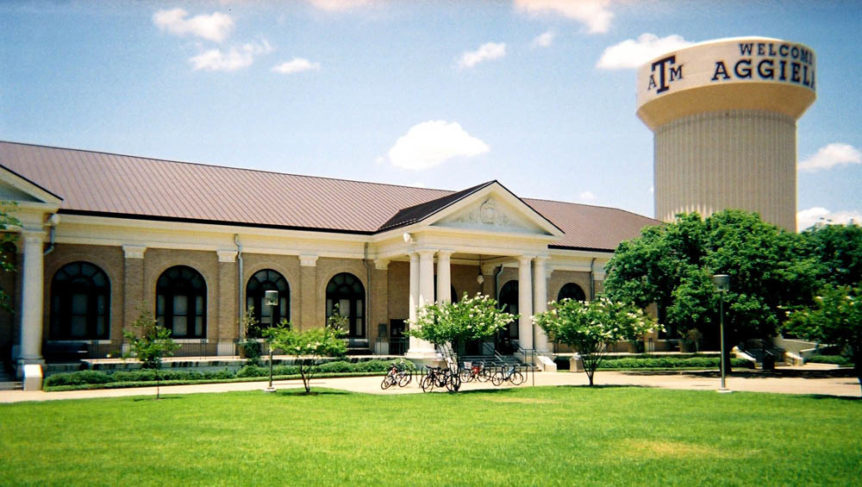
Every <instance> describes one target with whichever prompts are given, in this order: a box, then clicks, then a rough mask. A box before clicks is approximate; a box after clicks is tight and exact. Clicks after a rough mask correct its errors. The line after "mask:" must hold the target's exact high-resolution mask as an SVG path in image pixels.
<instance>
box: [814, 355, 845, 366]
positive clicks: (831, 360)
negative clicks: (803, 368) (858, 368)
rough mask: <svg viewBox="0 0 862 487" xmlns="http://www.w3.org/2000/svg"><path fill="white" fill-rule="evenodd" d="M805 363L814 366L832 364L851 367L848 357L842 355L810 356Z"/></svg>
mask: <svg viewBox="0 0 862 487" xmlns="http://www.w3.org/2000/svg"><path fill="white" fill-rule="evenodd" d="M806 362H811V363H815V364H833V365H841V366H845V367H846V366H849V365H853V361H852V360H850V358H849V357H845V356H843V355H812V356H811V357H810V358H809V359H808V360H806Z"/></svg>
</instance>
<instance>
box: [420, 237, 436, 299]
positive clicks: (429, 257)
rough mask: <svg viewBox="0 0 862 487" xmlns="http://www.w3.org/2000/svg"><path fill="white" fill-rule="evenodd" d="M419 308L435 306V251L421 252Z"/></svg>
mask: <svg viewBox="0 0 862 487" xmlns="http://www.w3.org/2000/svg"><path fill="white" fill-rule="evenodd" d="M418 253H419V307H420V308H421V307H422V306H426V305H429V304H434V251H433V250H420V251H419V252H418Z"/></svg>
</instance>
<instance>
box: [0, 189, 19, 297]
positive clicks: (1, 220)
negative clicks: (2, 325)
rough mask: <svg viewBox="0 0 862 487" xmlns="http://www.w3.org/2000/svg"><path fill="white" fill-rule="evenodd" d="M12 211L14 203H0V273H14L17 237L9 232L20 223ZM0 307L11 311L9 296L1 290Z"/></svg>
mask: <svg viewBox="0 0 862 487" xmlns="http://www.w3.org/2000/svg"><path fill="white" fill-rule="evenodd" d="M13 209H14V203H9V202H0V272H15V262H13V261H12V256H13V255H15V250H14V248H15V247H14V243H15V241H16V240H17V239H18V235H17V234H16V233H14V232H11V231H10V230H11V229H12V227H16V226H18V225H20V224H21V222H20V221H18V219H17V218H15V217H14V216H12V214H11V211H12V210H13ZM0 307H2V308H3V309H5V310H7V311H12V304H11V303H10V299H9V295H8V294H7V293H6V291H5V290H3V289H0Z"/></svg>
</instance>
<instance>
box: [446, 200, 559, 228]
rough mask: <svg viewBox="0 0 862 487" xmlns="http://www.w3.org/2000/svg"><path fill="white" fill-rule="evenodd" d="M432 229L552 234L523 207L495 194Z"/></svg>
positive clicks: (451, 216)
mask: <svg viewBox="0 0 862 487" xmlns="http://www.w3.org/2000/svg"><path fill="white" fill-rule="evenodd" d="M432 226H435V227H446V228H460V229H464V230H480V231H487V232H501V233H523V234H530V235H550V234H551V233H550V232H548V230H547V229H545V228H542V227H543V226H542V225H540V224H539V223H538V222H536V221H535V218H533V217H532V215H529V214H528V213H527V212H525V211H523V209H522V208H518V207H517V206H516V205H513V204H512V203H511V202H509V201H505V200H504V199H503V198H500V197H499V196H495V195H486V196H485V197H483V198H478V199H476V201H473V202H471V203H470V204H469V205H467V206H466V207H464V208H462V209H460V210H459V211H456V212H455V213H453V214H451V215H449V216H446V217H445V218H441V219H440V220H439V221H437V222H435V223H434V224H433V225H432Z"/></svg>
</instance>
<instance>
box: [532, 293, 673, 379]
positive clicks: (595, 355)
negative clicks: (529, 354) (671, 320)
mask: <svg viewBox="0 0 862 487" xmlns="http://www.w3.org/2000/svg"><path fill="white" fill-rule="evenodd" d="M549 304H550V306H549V308H550V309H549V310H548V311H546V312H544V313H539V314H537V315H535V316H534V317H533V322H534V323H535V324H536V325H538V326H540V327H541V328H542V329H543V330H545V332H546V333H547V334H548V337H549V338H550V339H551V340H553V341H555V342H557V343H562V344H565V345H568V346H570V347H572V348H574V349H575V350H577V351H578V353H579V354H580V355H581V358H582V359H583V361H584V371H585V372H586V374H587V378H589V381H590V385H593V375H595V373H596V369H597V368H598V367H599V364H601V361H602V359H603V358H604V356H605V353H606V352H607V350H608V347H609V346H611V345H613V344H614V343H616V342H619V341H622V340H634V339H636V338H637V337H640V336H642V335H643V334H644V333H646V332H647V331H649V330H651V329H653V328H655V326H656V325H655V323H654V322H653V320H652V319H651V318H650V317H649V316H647V315H646V314H645V313H644V312H643V310H641V309H640V308H637V307H635V306H632V305H628V304H624V303H621V302H616V301H611V300H610V299H607V298H604V297H602V298H599V299H597V300H594V301H576V300H573V299H564V300H562V301H560V302H551V303H549Z"/></svg>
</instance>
